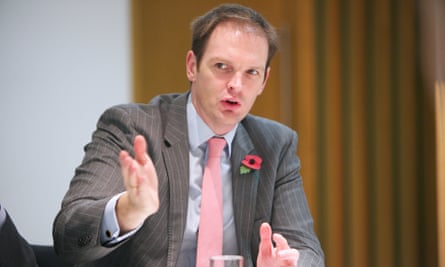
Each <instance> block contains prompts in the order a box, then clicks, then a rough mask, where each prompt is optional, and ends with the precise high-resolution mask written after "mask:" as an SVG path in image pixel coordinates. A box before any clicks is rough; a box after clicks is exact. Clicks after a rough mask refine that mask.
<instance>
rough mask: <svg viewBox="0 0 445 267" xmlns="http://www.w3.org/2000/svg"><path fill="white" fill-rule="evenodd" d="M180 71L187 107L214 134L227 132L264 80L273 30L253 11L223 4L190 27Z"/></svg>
mask: <svg viewBox="0 0 445 267" xmlns="http://www.w3.org/2000/svg"><path fill="white" fill-rule="evenodd" d="M193 29H194V31H193V36H194V37H193V50H190V51H188V52H187V57H186V72H187V78H188V80H189V81H190V90H191V97H192V103H193V106H194V107H195V109H196V111H197V113H198V114H199V116H200V117H201V118H202V119H203V120H204V122H205V123H206V124H207V125H208V126H209V127H210V128H211V129H212V131H213V132H214V133H216V134H225V133H227V132H228V131H230V130H232V129H233V128H234V127H235V126H236V125H237V124H238V123H239V122H240V121H241V120H242V119H243V118H244V117H245V116H246V115H247V114H248V113H249V112H250V109H251V108H252V106H253V104H254V102H255V100H256V98H257V96H259V95H260V94H261V93H262V92H263V89H264V87H265V85H266V82H267V79H268V77H269V70H270V67H269V61H270V58H271V57H272V55H273V54H274V53H275V51H276V49H277V47H276V35H275V32H274V30H273V28H272V27H271V26H270V25H269V24H268V23H267V22H266V21H265V20H264V19H263V18H262V17H261V16H260V15H259V14H258V13H256V12H255V11H253V10H251V9H249V8H246V7H242V6H239V5H223V6H220V7H217V8H216V9H213V10H211V11H210V12H208V13H207V14H205V15H204V16H202V17H200V18H198V19H197V20H195V22H194V23H193Z"/></svg>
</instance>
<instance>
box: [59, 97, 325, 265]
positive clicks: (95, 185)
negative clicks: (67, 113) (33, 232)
mask: <svg viewBox="0 0 445 267" xmlns="http://www.w3.org/2000/svg"><path fill="white" fill-rule="evenodd" d="M186 97H187V95H186V94H180V95H163V96H160V97H157V98H155V99H154V100H153V101H152V102H151V103H150V104H149V105H135V104H131V105H122V106H116V107H113V108H111V109H109V110H107V111H106V112H104V114H103V115H102V116H101V118H100V120H99V122H98V125H97V130H96V131H95V133H94V134H93V137H92V141H91V142H90V143H89V144H88V145H87V146H86V147H85V157H84V160H83V162H82V164H81V165H80V166H79V167H78V168H77V169H76V173H75V176H74V178H73V180H72V182H71V184H70V188H69V190H68V192H67V194H66V195H65V197H64V199H63V202H62V209H61V211H60V212H59V214H58V215H57V217H56V219H55V221H54V227H53V236H54V245H55V247H56V250H57V251H58V253H60V254H62V255H63V256H64V257H65V258H66V259H68V260H70V261H72V262H76V263H78V266H132V267H133V266H134V267H138V266H150V267H157V266H159V267H161V266H162V267H165V266H168V267H173V266H175V263H176V260H177V257H178V253H179V250H180V247H181V242H182V237H183V232H184V227H185V223H186V214H187V201H188V188H189V177H188V173H189V170H188V166H189V165H188V143H187V140H188V137H187V131H185V130H184V129H187V127H186V111H185V107H186ZM136 134H142V135H144V136H145V138H146V140H147V142H148V150H149V154H150V156H151V157H152V159H153V162H154V164H155V167H156V170H157V172H158V178H159V197H160V208H159V211H158V212H157V213H156V214H154V215H153V216H151V217H149V218H148V219H147V220H146V221H145V223H144V225H143V226H142V228H141V229H140V230H139V231H138V232H137V233H136V234H135V235H134V236H132V237H131V238H129V239H128V240H126V241H124V242H122V243H121V244H119V245H117V246H114V247H112V248H106V247H102V246H101V245H100V241H99V226H100V221H101V218H102V213H103V210H104V207H105V204H106V202H107V201H108V200H109V199H110V198H111V197H112V196H113V195H115V194H117V193H119V192H121V191H123V190H124V188H123V184H122V177H121V174H120V167H119V162H118V153H119V151H120V150H121V149H125V150H128V151H130V153H132V152H133V151H132V140H133V138H134V136H135V135H136ZM296 143H297V138H296V134H295V132H294V131H292V130H290V129H289V128H287V127H285V126H283V125H281V124H278V123H275V122H272V121H269V120H265V119H261V118H258V117H254V116H247V117H246V119H244V120H243V121H242V123H241V125H240V127H239V129H238V131H237V133H236V135H235V138H234V141H233V144H232V149H233V151H232V159H231V162H232V173H233V185H232V186H233V195H234V201H233V203H234V204H233V205H234V217H235V225H236V231H237V235H238V236H239V237H240V238H238V240H239V241H238V242H239V248H240V254H242V255H243V256H244V257H245V266H246V267H249V266H254V265H255V262H256V255H257V253H258V241H259V236H258V229H259V225H260V224H261V223H262V222H269V223H271V225H272V228H273V229H274V231H275V232H280V233H282V234H283V235H284V236H285V237H286V238H288V240H289V244H290V245H291V246H292V247H295V248H298V249H300V259H301V260H300V263H301V264H299V266H324V260H323V252H322V250H321V248H320V244H319V242H318V240H317V238H316V236H315V234H314V232H313V229H312V217H311V215H310V213H309V210H308V205H307V202H306V197H305V194H304V192H303V188H302V180H301V177H300V176H299V166H300V163H299V160H298V158H297V157H296V156H295V153H296ZM246 154H257V155H259V156H261V157H262V158H263V160H264V161H263V166H262V168H261V169H260V170H259V173H258V174H259V176H258V179H257V178H256V177H255V175H253V173H250V174H244V175H240V174H239V168H240V164H241V161H242V159H243V158H244V157H245V155H246Z"/></svg>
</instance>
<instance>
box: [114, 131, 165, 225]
mask: <svg viewBox="0 0 445 267" xmlns="http://www.w3.org/2000/svg"><path fill="white" fill-rule="evenodd" d="M134 154H135V157H134V158H132V157H131V156H130V154H129V153H128V152H127V151H121V152H120V155H119V160H120V164H121V171H122V176H123V182H124V185H125V189H126V192H124V193H123V194H122V195H121V196H120V198H119V200H118V202H117V205H116V215H117V220H118V223H119V226H120V228H121V234H124V233H126V232H128V231H130V230H132V229H135V228H136V227H137V226H138V225H140V224H141V223H142V222H143V221H144V220H145V219H146V218H147V217H148V216H150V215H152V214H154V213H155V212H156V211H157V210H158V208H159V195H158V176H157V174H156V170H155V168H154V165H153V162H152V161H151V158H150V157H149V156H148V154H147V142H146V141H145V138H144V137H143V136H141V135H137V136H136V137H135V139H134Z"/></svg>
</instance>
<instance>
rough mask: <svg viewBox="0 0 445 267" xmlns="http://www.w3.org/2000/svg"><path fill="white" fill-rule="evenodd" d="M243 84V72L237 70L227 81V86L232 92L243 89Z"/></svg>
mask: <svg viewBox="0 0 445 267" xmlns="http://www.w3.org/2000/svg"><path fill="white" fill-rule="evenodd" d="M242 84H243V82H242V74H241V73H239V72H235V73H234V74H233V75H232V77H231V78H230V80H229V81H228V82H227V88H228V89H229V91H230V92H233V93H236V92H239V91H240V90H241V88H242Z"/></svg>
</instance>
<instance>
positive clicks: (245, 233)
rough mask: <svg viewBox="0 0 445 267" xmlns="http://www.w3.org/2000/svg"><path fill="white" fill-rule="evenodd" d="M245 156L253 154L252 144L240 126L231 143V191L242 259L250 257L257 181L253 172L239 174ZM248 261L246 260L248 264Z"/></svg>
mask: <svg viewBox="0 0 445 267" xmlns="http://www.w3.org/2000/svg"><path fill="white" fill-rule="evenodd" d="M247 154H254V146H253V143H252V141H251V139H250V137H249V135H248V133H247V131H246V130H245V128H244V127H243V126H242V124H240V125H239V127H238V130H237V132H236V135H235V138H234V140H233V143H232V156H231V157H232V158H231V164H232V190H233V206H234V207H233V212H234V217H235V225H236V233H237V236H238V246H239V249H240V252H241V254H242V255H244V257H250V255H251V253H250V243H251V237H252V231H253V230H254V229H253V224H252V222H254V221H255V206H256V196H257V187H258V179H257V178H256V176H255V174H254V173H253V172H251V173H248V174H240V167H241V161H242V160H243V159H244V157H245V156H246V155H247ZM249 260H250V259H246V262H249Z"/></svg>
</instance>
